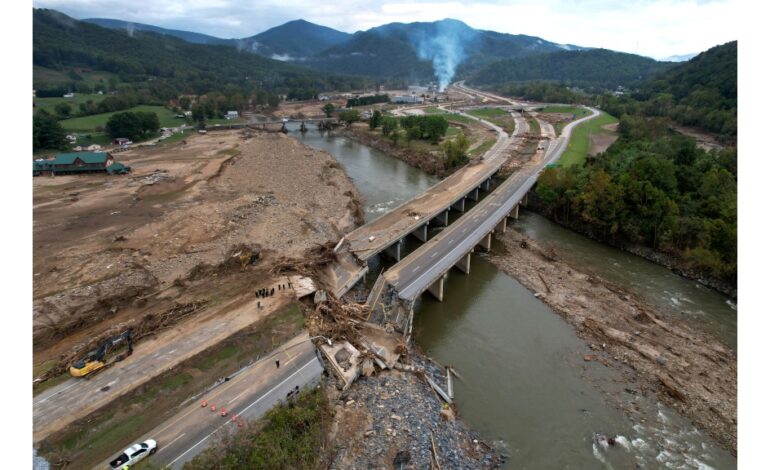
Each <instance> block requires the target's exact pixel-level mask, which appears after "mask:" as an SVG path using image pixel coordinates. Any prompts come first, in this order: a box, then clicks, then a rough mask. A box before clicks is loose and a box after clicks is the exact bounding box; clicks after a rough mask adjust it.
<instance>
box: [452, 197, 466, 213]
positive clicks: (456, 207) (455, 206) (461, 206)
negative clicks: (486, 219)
mask: <svg viewBox="0 0 770 470" xmlns="http://www.w3.org/2000/svg"><path fill="white" fill-rule="evenodd" d="M452 209H454V210H456V211H458V212H465V198H464V197H463V198H461V199H460V200H459V201H457V202H455V203H453V204H452Z"/></svg>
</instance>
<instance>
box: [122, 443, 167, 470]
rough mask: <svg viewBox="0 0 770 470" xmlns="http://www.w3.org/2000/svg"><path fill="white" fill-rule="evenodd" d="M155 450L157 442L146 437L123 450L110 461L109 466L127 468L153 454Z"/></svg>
mask: <svg viewBox="0 0 770 470" xmlns="http://www.w3.org/2000/svg"><path fill="white" fill-rule="evenodd" d="M156 450H158V443H157V442H155V440H153V439H147V440H146V441H144V442H142V443H139V444H134V445H132V446H131V447H129V448H128V449H126V450H124V451H123V453H122V454H120V455H119V456H118V457H117V458H116V459H115V460H113V461H111V462H110V468H113V469H121V468H128V465H134V464H135V463H137V462H138V461H140V460H142V459H143V458H145V457H147V456H148V455H152V454H154V453H155V451H156Z"/></svg>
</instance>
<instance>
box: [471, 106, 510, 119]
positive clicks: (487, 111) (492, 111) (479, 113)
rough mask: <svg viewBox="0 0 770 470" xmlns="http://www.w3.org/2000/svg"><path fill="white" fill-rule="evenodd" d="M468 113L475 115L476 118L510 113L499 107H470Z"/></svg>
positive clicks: (487, 117)
mask: <svg viewBox="0 0 770 470" xmlns="http://www.w3.org/2000/svg"><path fill="white" fill-rule="evenodd" d="M468 114H470V115H471V116H476V117H477V118H481V119H489V118H495V117H500V116H509V115H510V113H508V112H507V111H503V110H502V109H500V108H483V109H471V110H470V111H468Z"/></svg>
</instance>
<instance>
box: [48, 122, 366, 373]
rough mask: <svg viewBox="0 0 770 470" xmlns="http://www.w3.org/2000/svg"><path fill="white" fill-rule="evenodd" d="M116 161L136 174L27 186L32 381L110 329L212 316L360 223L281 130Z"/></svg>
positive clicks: (347, 187) (343, 196) (205, 138)
mask: <svg viewBox="0 0 770 470" xmlns="http://www.w3.org/2000/svg"><path fill="white" fill-rule="evenodd" d="M115 157H116V160H117V161H120V162H123V163H126V164H128V165H131V166H132V167H133V172H132V173H131V174H130V175H125V176H107V175H74V176H57V177H38V178H35V179H34V180H33V188H34V192H33V194H34V199H33V220H34V225H33V236H34V253H33V266H34V280H33V295H34V300H33V301H34V311H33V325H34V344H35V364H36V365H38V367H36V371H35V372H36V375H38V374H40V373H42V372H43V371H44V370H45V366H44V365H45V364H50V363H51V362H52V361H54V360H55V359H57V358H58V357H60V355H61V354H62V353H63V352H64V351H67V350H68V349H69V348H71V347H72V346H73V345H75V344H78V343H82V342H86V341H88V340H89V339H91V338H93V337H95V336H97V335H99V334H100V333H101V332H104V331H106V330H108V329H109V328H110V327H112V326H114V325H116V324H120V323H123V322H126V321H130V320H136V319H139V318H143V317H144V316H145V315H147V314H157V313H158V312H164V311H166V310H168V309H169V308H172V307H174V306H175V305H177V304H187V303H190V302H195V301H200V300H205V301H206V308H203V309H201V311H207V310H211V309H212V308H214V309H216V308H220V309H221V308H222V307H223V306H224V305H227V304H228V303H229V302H228V301H229V300H231V299H234V298H237V297H238V296H240V295H243V294H244V293H246V294H248V293H250V292H252V291H253V290H254V285H255V282H257V283H258V282H268V278H270V276H271V275H272V272H271V271H272V269H273V268H274V267H275V263H276V260H278V259H280V260H282V261H285V260H287V259H289V260H291V259H296V260H303V259H305V258H306V253H307V252H308V251H309V250H312V249H313V248H314V247H317V246H319V245H323V244H327V243H330V242H336V241H337V240H338V239H339V237H340V236H341V234H342V233H343V232H344V231H346V230H348V229H349V228H351V227H352V226H354V224H355V223H356V221H357V220H359V221H360V219H361V215H362V214H361V209H360V206H359V196H358V193H357V190H356V188H355V186H354V185H353V183H352V182H351V181H350V180H349V179H348V177H347V176H346V174H345V172H344V171H343V170H342V169H341V168H340V166H339V164H338V163H337V162H336V161H335V160H334V159H333V158H332V157H331V156H330V155H328V154H326V153H325V152H322V151H317V150H313V149H310V148H308V147H305V146H304V145H302V144H301V143H299V142H297V141H296V140H294V139H291V138H289V137H287V136H285V135H283V134H279V133H256V132H252V131H248V130H246V131H222V132H210V133H208V134H206V135H197V134H196V135H191V136H190V137H189V138H187V139H186V141H183V142H180V143H178V144H174V145H170V146H168V147H157V148H153V149H141V150H133V151H130V152H123V153H118V154H116V155H115ZM247 252H248V253H249V254H250V255H254V256H253V257H251V256H249V257H247V260H248V259H249V258H251V259H250V261H251V262H252V263H254V264H253V265H251V266H250V267H249V268H250V271H251V272H252V275H249V276H247V277H244V276H240V275H239V274H240V272H241V271H242V269H240V261H241V259H240V256H241V255H246V254H247ZM257 255H258V256H257ZM251 295H253V293H252V294H251ZM198 314H199V313H196V315H198Z"/></svg>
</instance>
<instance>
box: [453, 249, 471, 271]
mask: <svg viewBox="0 0 770 470" xmlns="http://www.w3.org/2000/svg"><path fill="white" fill-rule="evenodd" d="M471 253H472V252H471V251H469V252H468V253H466V254H465V256H463V257H462V258H461V259H460V261H458V262H457V263H455V268H457V269H459V270H460V271H462V272H464V273H465V274H470V272H471Z"/></svg>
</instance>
